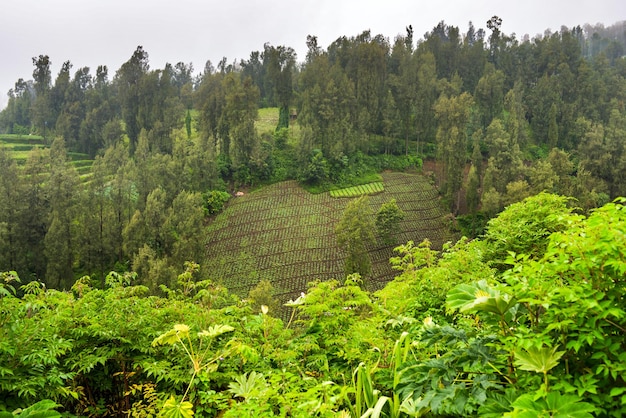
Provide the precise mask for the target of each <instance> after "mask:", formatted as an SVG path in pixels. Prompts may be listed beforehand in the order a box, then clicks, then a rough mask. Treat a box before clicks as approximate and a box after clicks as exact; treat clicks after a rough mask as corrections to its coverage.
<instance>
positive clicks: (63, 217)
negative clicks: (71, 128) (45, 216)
mask: <svg viewBox="0 0 626 418" xmlns="http://www.w3.org/2000/svg"><path fill="white" fill-rule="evenodd" d="M66 152H67V151H66V149H65V143H64V141H63V139H61V138H57V139H55V140H54V142H53V143H52V147H51V148H50V179H49V180H48V183H47V184H46V190H47V195H48V197H49V199H50V226H49V228H48V231H47V232H46V237H45V238H44V245H45V254H46V259H47V267H46V281H47V283H48V284H49V285H51V286H52V287H55V288H69V286H71V284H72V283H73V282H74V270H73V267H74V261H75V252H76V250H77V248H76V242H75V240H76V235H77V230H76V225H75V224H74V222H73V221H74V219H75V218H76V212H77V202H78V201H79V199H78V193H80V190H81V189H80V188H79V187H78V183H79V178H78V173H77V172H76V169H75V168H74V166H72V165H70V164H68V163H67V154H66Z"/></svg>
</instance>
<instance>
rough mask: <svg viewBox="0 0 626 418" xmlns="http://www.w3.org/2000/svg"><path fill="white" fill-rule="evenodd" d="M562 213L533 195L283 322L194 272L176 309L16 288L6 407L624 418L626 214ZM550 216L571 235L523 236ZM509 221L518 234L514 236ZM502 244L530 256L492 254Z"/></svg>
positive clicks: (10, 279)
mask: <svg viewBox="0 0 626 418" xmlns="http://www.w3.org/2000/svg"><path fill="white" fill-rule="evenodd" d="M563 202H564V198H560V197H558V196H554V195H548V194H541V195H538V196H535V197H531V198H528V199H526V200H525V201H524V202H522V203H519V204H517V205H513V206H511V207H509V208H508V209H506V210H505V212H504V213H503V214H502V215H501V216H502V218H495V219H494V220H493V221H491V222H490V224H489V225H488V228H487V233H486V236H485V239H482V240H474V241H468V240H466V239H463V240H460V241H459V242H457V243H456V244H454V245H452V244H450V245H448V246H446V247H445V248H444V249H443V251H442V252H440V253H438V252H436V251H434V250H432V249H430V247H429V244H428V242H425V243H423V244H421V245H418V246H414V245H413V244H412V243H409V244H407V245H402V246H400V247H398V249H397V251H398V257H396V258H394V259H393V260H392V263H393V264H394V265H395V266H396V267H397V269H398V270H399V276H398V277H397V279H396V280H394V281H393V282H391V283H389V284H388V286H387V287H386V288H385V289H383V290H381V291H379V292H377V293H373V294H372V293H368V292H366V291H364V290H363V289H362V288H361V280H360V278H359V276H358V275H349V276H347V278H346V279H345V281H337V280H331V281H325V282H317V283H312V284H311V286H310V288H309V289H308V291H307V292H306V293H303V294H302V295H301V296H300V297H299V298H297V299H296V300H294V301H290V302H289V303H287V306H286V307H285V308H286V309H287V310H288V311H286V312H285V315H283V316H279V315H278V314H279V312H278V311H272V310H270V309H269V308H268V306H267V305H261V306H260V308H259V309H258V310H257V309H252V308H251V306H252V305H251V304H249V303H248V302H247V301H245V300H240V299H239V298H235V297H232V296H230V295H229V294H228V292H227V290H225V289H223V288H220V287H219V286H217V285H215V284H214V283H211V282H207V281H197V279H196V277H195V276H194V275H195V274H196V272H197V265H194V264H193V263H188V264H187V269H186V271H185V272H183V273H182V274H180V275H179V277H178V283H177V285H176V287H175V288H172V289H164V292H165V294H166V295H167V296H166V297H156V296H148V295H147V293H148V289H147V288H146V287H144V286H137V285H134V284H133V280H134V277H133V275H130V274H127V275H119V274H116V273H111V274H109V275H108V276H107V278H106V285H105V288H104V289H96V288H94V287H93V286H92V284H91V283H90V279H89V278H88V277H84V278H82V279H80V280H78V281H77V282H76V283H75V284H74V285H73V287H72V289H71V291H67V292H59V291H56V290H52V289H46V288H44V287H42V286H41V285H40V284H38V283H37V282H31V283H29V284H27V285H23V286H20V285H19V278H18V277H17V275H16V274H15V273H14V272H7V273H3V275H2V282H1V286H0V312H1V316H0V329H1V332H2V339H1V340H0V399H2V401H0V409H7V410H9V411H13V410H17V409H18V408H26V407H28V406H30V405H33V408H35V409H37V408H39V409H42V410H49V411H54V410H57V409H58V410H59V411H61V412H65V413H71V414H76V415H81V416H122V415H127V414H130V416H137V417H139V416H155V415H157V414H162V415H164V416H183V417H189V416H191V415H192V414H194V413H195V415H197V416H218V415H219V416H227V417H237V416H298V417H310V416H328V417H330V416H333V417H334V416H344V417H348V416H352V417H359V416H384V417H402V416H450V415H454V416H469V415H472V416H476V415H479V416H487V417H489V416H493V417H495V416H511V417H513V416H572V417H590V416H615V417H618V416H622V415H623V414H624V413H626V410H625V409H624V404H625V401H626V392H625V391H624V387H625V383H626V382H625V381H624V375H626V356H625V354H624V353H626V350H625V349H626V347H625V346H624V341H626V338H625V333H626V305H625V304H624V290H625V282H624V277H626V262H625V261H624V260H625V259H626V252H625V251H626V236H624V231H626V207H625V206H623V203H624V202H623V201H618V202H615V203H610V204H607V205H605V206H603V207H602V208H600V209H597V210H595V211H593V212H592V213H591V214H590V215H589V216H588V217H585V216H583V215H580V214H577V213H575V212H574V211H572V209H570V208H568V207H566V206H564V205H563ZM538 207H547V208H550V211H551V213H550V215H548V219H547V220H546V223H547V224H550V225H553V226H556V225H559V226H558V227H555V228H553V229H555V231H553V232H551V233H545V231H546V229H545V228H544V226H542V225H539V224H537V223H532V222H525V221H529V220H532V219H534V217H535V216H536V211H537V208H538ZM504 219H516V220H519V221H520V227H519V228H516V229H515V230H509V232H508V236H507V232H506V230H503V229H501V228H500V227H499V225H498V223H500V222H502V220H504ZM503 241H509V242H515V243H516V245H517V248H518V249H519V250H520V252H519V253H514V252H512V251H511V252H509V253H508V254H502V253H499V252H496V251H493V250H494V248H497V247H498V245H499V243H500V242H503ZM492 265H493V266H497V267H498V268H497V269H496V268H493V267H492ZM503 266H506V267H503ZM267 285H268V284H267V283H266V286H267ZM18 295H19V296H18ZM259 297H260V296H259ZM259 300H262V299H259ZM257 306H258V305H257ZM281 317H282V319H281ZM42 401H43V402H48V403H42ZM0 413H1V412H0ZM24 413H26V409H24ZM51 413H52V412H51ZM220 414H221V415H220ZM49 416H54V415H49Z"/></svg>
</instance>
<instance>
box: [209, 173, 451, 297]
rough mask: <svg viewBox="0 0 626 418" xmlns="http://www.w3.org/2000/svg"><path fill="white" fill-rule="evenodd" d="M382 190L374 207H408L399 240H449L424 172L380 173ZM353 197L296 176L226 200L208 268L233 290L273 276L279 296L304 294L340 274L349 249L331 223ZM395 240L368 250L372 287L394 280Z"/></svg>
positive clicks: (212, 228)
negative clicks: (318, 189)
mask: <svg viewBox="0 0 626 418" xmlns="http://www.w3.org/2000/svg"><path fill="white" fill-rule="evenodd" d="M382 176H383V180H384V187H385V191H384V192H382V193H378V194H376V195H373V196H371V198H370V204H371V206H372V212H373V213H376V211H377V210H378V209H379V208H380V205H381V204H383V203H385V202H388V201H389V200H391V199H396V201H397V203H398V206H399V207H400V209H402V210H403V211H404V212H405V218H404V220H403V221H402V225H401V228H400V231H402V232H400V233H398V234H397V235H396V236H394V238H395V240H396V243H398V244H401V243H406V242H407V241H409V240H412V241H414V242H416V243H419V242H421V241H422V240H423V239H426V238H428V239H429V240H431V242H432V243H433V247H434V248H440V247H441V245H442V244H443V243H444V242H445V241H446V240H448V239H450V238H451V236H450V234H449V232H448V228H447V225H446V220H445V216H446V212H445V211H444V209H443V208H442V207H441V205H440V202H439V199H438V195H437V191H436V190H435V189H434V188H433V186H431V185H430V184H429V183H428V181H427V179H426V178H424V177H423V176H421V175H416V174H405V173H384V174H383V175H382ZM349 201H350V199H342V198H333V197H331V196H330V193H322V194H319V195H313V194H310V193H308V192H306V191H305V190H303V189H302V188H301V187H300V186H298V184H297V183H296V182H294V181H287V182H282V183H278V184H274V185H271V186H269V187H266V188H263V189H262V190H259V191H255V192H252V193H249V194H245V195H244V196H240V197H236V198H233V199H231V202H230V203H229V205H228V206H227V208H226V209H225V210H224V212H222V213H221V214H220V215H219V216H217V217H216V218H215V219H214V220H213V221H212V223H211V224H210V225H209V228H208V231H209V232H208V238H207V247H206V248H207V260H208V261H207V263H208V264H207V265H206V268H207V271H209V272H211V275H212V278H213V279H215V280H218V281H222V282H223V284H224V285H225V286H227V287H228V288H229V289H230V290H231V291H233V292H236V293H238V294H240V295H246V294H247V292H248V291H249V290H250V289H251V288H252V287H254V286H255V285H256V284H257V283H258V282H259V281H260V280H262V279H268V280H271V282H272V284H273V285H274V287H275V291H276V296H277V297H278V298H279V299H281V300H282V299H285V300H286V299H289V298H290V297H291V296H293V295H294V294H299V293H300V292H302V291H305V290H306V288H307V283H308V282H310V281H312V280H315V279H320V280H328V279H332V278H342V277H343V276H344V272H343V261H344V259H345V257H346V253H345V251H344V250H343V249H342V248H339V247H338V246H337V244H336V237H335V232H334V230H335V226H336V225H337V223H338V222H339V220H340V219H341V216H342V213H343V210H344V208H345V206H346V205H347V203H348V202H349ZM393 248H394V245H390V246H385V245H383V244H382V243H381V242H380V240H379V241H378V242H377V243H376V245H374V246H371V247H370V248H369V256H370V257H371V260H372V270H373V272H372V275H371V277H366V278H364V279H365V284H366V286H367V287H368V288H369V289H372V290H375V289H379V288H381V287H382V286H383V285H384V283H386V282H388V281H389V280H391V279H393V277H394V271H393V270H392V269H391V267H390V265H389V258H390V257H392V256H393V255H394V253H393Z"/></svg>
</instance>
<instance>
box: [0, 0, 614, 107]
mask: <svg viewBox="0 0 626 418" xmlns="http://www.w3.org/2000/svg"><path fill="white" fill-rule="evenodd" d="M493 15H498V16H499V17H501V18H502V19H503V26H502V30H503V31H504V32H505V33H507V34H511V33H515V34H516V35H517V38H518V39H520V38H522V36H523V35H525V34H528V35H530V36H531V37H533V36H535V35H537V34H543V33H544V31H545V30H546V29H551V30H552V31H556V30H559V29H560V27H561V25H565V26H567V27H573V26H576V25H579V24H580V25H583V24H585V23H591V24H596V23H603V24H604V25H605V26H608V25H611V24H613V23H615V22H618V21H621V20H624V19H625V18H626V7H624V4H623V1H622V0H603V1H588V0H575V1H571V0H568V1H563V0H559V1H549V2H548V1H539V0H529V1H526V2H506V3H505V2H501V1H495V0H478V1H472V2H468V1H462V0H449V1H447V2H445V3H439V4H435V2H424V1H415V0H388V1H386V2H381V1H375V0H362V1H341V0H332V1H331V0H318V1H316V2H310V1H289V2H287V1H277V0H265V1H263V2H256V1H250V0H248V1H242V0H230V1H219V2H218V1H198V0H178V1H176V2H172V1H165V0H149V1H148V0H110V1H106V2H105V1H99V2H85V1H82V0H46V1H37V0H4V1H3V2H2V5H1V6H0V39H1V42H0V59H1V61H0V62H1V63H2V65H1V67H0V68H1V70H0V108H4V106H5V105H6V102H7V96H6V93H7V92H8V90H9V89H11V88H12V87H13V85H14V83H15V82H16V81H17V80H18V79H19V78H24V79H30V78H32V71H33V65H32V57H35V56H39V55H40V54H43V55H49V56H50V59H51V61H52V72H53V81H54V78H55V77H56V74H57V73H58V71H59V68H60V66H61V64H62V63H63V62H64V61H66V60H69V61H71V62H72V64H73V69H72V73H73V72H74V71H76V70H77V69H78V68H81V67H84V66H88V67H90V68H91V72H92V73H95V69H96V68H97V66H98V65H107V66H108V67H109V75H110V76H111V77H113V75H114V73H115V71H116V70H117V69H118V68H119V67H120V65H121V64H122V63H123V62H125V61H127V60H128V59H129V58H130V56H131V55H132V53H133V51H134V50H135V48H136V47H137V45H143V47H144V49H145V50H146V51H147V52H148V53H149V57H150V65H151V68H153V69H154V68H162V67H163V66H164V65H165V63H166V62H170V63H172V64H175V63H176V62H179V61H183V62H185V63H190V62H191V63H193V65H194V68H195V69H196V73H198V72H199V71H201V70H202V69H203V68H204V64H205V62H206V61H207V60H211V61H212V62H213V64H214V65H215V64H217V62H218V61H219V60H220V59H222V57H227V58H228V62H233V61H234V60H239V59H242V58H244V59H247V58H248V57H249V55H250V52H252V51H258V50H263V44H265V43H266V42H269V43H270V44H272V45H286V46H290V47H292V48H294V49H295V50H296V52H297V53H298V59H299V60H302V59H303V58H304V53H305V41H306V37H307V35H309V34H310V35H315V36H317V37H318V40H319V45H320V46H322V47H324V48H326V47H327V46H328V45H329V44H330V43H332V42H333V41H334V40H335V39H337V38H338V37H340V36H343V35H345V36H354V35H357V34H359V33H361V32H362V31H364V30H368V29H369V30H371V32H372V34H373V35H375V34H382V35H383V36H385V37H388V38H389V39H390V40H391V41H392V40H393V38H394V37H395V36H396V35H398V34H401V33H404V32H405V27H406V26H408V25H412V26H413V29H414V31H415V35H416V38H418V39H419V38H421V37H422V36H423V34H424V33H425V32H427V31H430V30H431V29H432V28H433V27H434V26H436V25H437V23H438V22H439V21H441V20H444V21H445V22H446V23H447V24H451V25H455V26H458V27H459V28H460V30H461V32H465V31H466V30H467V27H468V23H469V22H470V21H472V22H473V23H474V26H476V28H485V29H486V25H485V22H486V21H487V20H488V19H489V18H490V17H491V16H493Z"/></svg>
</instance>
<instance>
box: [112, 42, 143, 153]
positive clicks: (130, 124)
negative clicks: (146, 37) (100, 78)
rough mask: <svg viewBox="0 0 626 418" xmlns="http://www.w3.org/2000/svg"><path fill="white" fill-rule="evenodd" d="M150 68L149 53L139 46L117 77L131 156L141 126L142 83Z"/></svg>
mask: <svg viewBox="0 0 626 418" xmlns="http://www.w3.org/2000/svg"><path fill="white" fill-rule="evenodd" d="M149 69H150V66H149V64H148V53H147V52H146V51H144V50H143V47H142V46H138V47H137V49H136V50H135V52H134V53H133V55H132V56H131V57H130V59H129V60H128V61H126V62H125V63H124V64H122V66H121V67H120V69H119V70H118V71H117V73H116V75H115V81H116V86H117V93H118V98H119V102H120V105H121V108H122V118H123V119H124V123H125V124H126V133H127V134H128V137H129V138H130V145H131V146H130V151H131V154H133V153H134V152H135V147H136V145H137V139H138V138H139V131H140V130H141V124H140V122H139V111H140V107H141V105H142V104H141V100H140V87H141V85H140V83H141V80H142V78H143V77H144V76H145V75H146V73H147V72H148V70H149Z"/></svg>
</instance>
